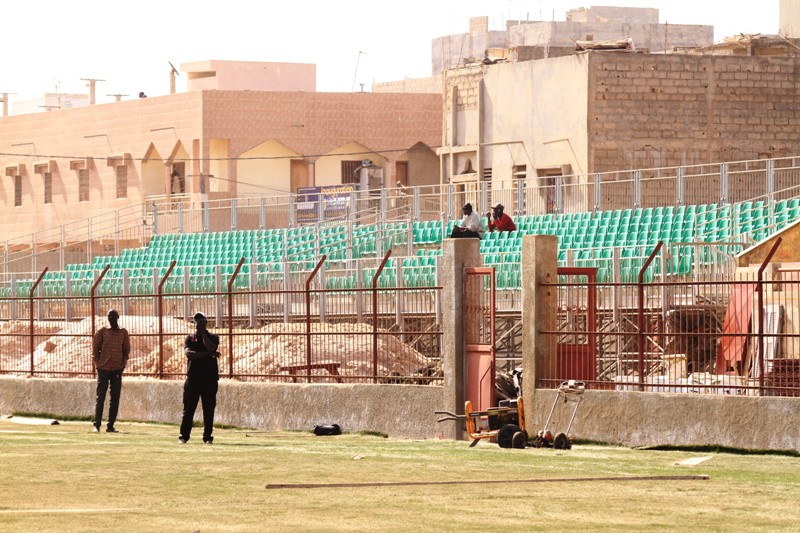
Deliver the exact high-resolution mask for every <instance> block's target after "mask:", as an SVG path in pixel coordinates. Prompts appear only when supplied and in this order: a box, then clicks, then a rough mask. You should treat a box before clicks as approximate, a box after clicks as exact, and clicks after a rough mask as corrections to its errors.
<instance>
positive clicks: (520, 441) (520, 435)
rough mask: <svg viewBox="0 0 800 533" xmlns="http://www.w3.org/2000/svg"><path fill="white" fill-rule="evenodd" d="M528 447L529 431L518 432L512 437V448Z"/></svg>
mask: <svg viewBox="0 0 800 533" xmlns="http://www.w3.org/2000/svg"><path fill="white" fill-rule="evenodd" d="M527 445H528V432H527V431H517V432H516V433H514V436H513V437H511V446H512V447H513V448H519V449H522V448H524V447H525V446H527Z"/></svg>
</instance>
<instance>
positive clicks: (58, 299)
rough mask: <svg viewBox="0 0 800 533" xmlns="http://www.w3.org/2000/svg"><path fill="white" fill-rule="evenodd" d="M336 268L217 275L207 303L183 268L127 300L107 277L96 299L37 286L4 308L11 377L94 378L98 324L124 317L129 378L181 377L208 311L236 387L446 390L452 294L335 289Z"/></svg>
mask: <svg viewBox="0 0 800 533" xmlns="http://www.w3.org/2000/svg"><path fill="white" fill-rule="evenodd" d="M387 260H388V254H387V256H386V257H385V258H384V263H385V262H386V261H387ZM325 263H326V261H325V257H324V256H323V257H322V258H321V259H320V260H319V262H318V263H317V265H316V268H315V269H314V270H313V271H312V273H311V274H309V273H308V272H307V271H300V270H298V271H294V272H293V271H292V270H291V268H290V267H287V269H286V272H285V273H281V274H280V276H276V275H275V273H269V272H263V271H258V269H257V268H252V269H246V268H245V267H246V266H252V265H245V264H244V262H243V261H240V263H239V264H238V265H236V267H235V268H234V270H233V271H232V272H230V273H223V271H222V268H221V267H216V272H215V274H214V279H213V286H212V287H211V288H210V290H204V291H201V292H197V291H193V290H192V289H193V288H198V287H202V286H203V280H198V279H193V278H192V277H191V274H190V272H189V271H188V270H182V271H181V273H180V275H178V274H176V273H177V272H178V268H176V266H175V262H173V263H172V264H171V265H170V266H169V267H168V268H167V269H166V271H164V272H163V273H160V272H159V271H158V270H157V269H156V271H154V274H153V276H152V277H149V278H148V279H147V282H149V288H147V287H146V286H145V287H142V286H138V288H137V286H136V283H135V282H136V280H134V279H131V278H127V277H126V278H124V279H123V280H122V282H123V283H122V284H121V293H116V291H115V290H113V289H112V287H113V286H114V284H115V283H117V282H118V281H120V280H119V279H114V278H110V277H107V274H108V272H109V270H108V268H105V269H104V270H103V271H102V272H100V273H99V274H96V275H95V277H94V278H93V279H92V281H91V292H90V295H89V296H74V295H71V294H69V289H66V290H67V292H66V293H65V294H61V295H42V294H41V292H42V291H41V287H40V286H39V283H38V282H37V283H34V284H33V285H32V286H31V287H30V290H29V293H28V296H27V297H18V296H14V297H10V298H4V299H3V300H1V301H0V373H7V374H17V375H29V376H42V377H89V376H91V375H92V374H93V370H94V369H93V367H92V354H91V343H92V334H93V332H94V331H96V328H97V327H99V326H98V321H100V322H101V323H102V322H103V321H104V320H105V319H104V318H103V317H102V316H97V315H102V314H104V313H105V311H106V310H108V309H110V308H115V309H117V310H118V311H119V312H120V314H121V315H122V316H121V319H120V324H121V326H122V327H125V328H127V329H128V330H129V332H130V334H131V339H132V340H131V346H132V350H131V356H130V361H129V363H128V368H127V370H126V374H127V375H132V376H141V377H150V378H160V379H175V378H178V377H180V376H182V375H183V374H184V370H185V364H186V363H185V357H183V340H184V338H185V336H186V335H187V334H188V333H190V331H191V330H192V326H191V323H190V320H191V317H192V316H193V314H194V313H195V312H197V311H202V312H203V313H205V314H206V315H207V316H208V317H209V321H210V327H211V330H212V331H213V332H215V333H217V334H219V335H220V336H221V338H222V343H221V348H222V349H221V351H222V352H223V356H222V357H221V358H220V373H221V375H222V376H223V377H226V378H230V379H237V380H247V381H289V380H292V381H298V380H299V381H303V382H348V383H353V382H370V383H373V382H377V383H420V384H441V383H442V371H441V362H440V360H441V357H440V356H441V348H440V347H441V335H442V333H441V326H440V324H441V317H440V313H441V309H440V307H439V305H440V293H441V287H420V286H405V287H404V286H393V287H385V286H381V284H380V283H377V284H376V283H373V284H372V286H364V285H363V284H362V285H358V286H353V287H345V288H329V287H327V285H326V281H325V270H324V268H323V267H324V265H325ZM245 270H247V272H246V273H245ZM44 274H45V272H44V271H43V272H42V273H41V274H40V276H39V278H38V280H39V281H41V279H42V278H43V277H44ZM379 276H380V272H376V273H375V274H374V278H373V279H374V280H378V279H379ZM206 287H207V286H206ZM23 317H27V319H26V318H23Z"/></svg>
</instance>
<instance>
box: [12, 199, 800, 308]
mask: <svg viewBox="0 0 800 533" xmlns="http://www.w3.org/2000/svg"><path fill="white" fill-rule="evenodd" d="M798 219H800V199H798V198H791V199H783V200H780V201H777V202H775V204H774V209H773V210H770V209H769V205H768V204H767V203H765V202H764V201H761V200H754V201H745V202H741V203H739V204H726V205H722V206H718V205H715V204H710V205H705V204H704V205H689V206H657V207H644V208H636V209H620V210H613V211H612V210H608V211H598V212H594V213H591V212H583V213H558V214H552V213H549V214H542V215H523V216H519V217H517V218H516V221H515V222H516V224H517V228H518V229H517V231H512V232H503V233H498V232H494V233H486V235H484V237H483V239H481V242H480V251H481V254H482V255H483V259H484V263H485V264H487V265H492V266H495V267H496V268H497V287H498V288H499V289H500V290H518V289H519V286H520V279H519V274H520V271H521V269H520V268H519V267H520V265H519V262H520V256H521V253H520V252H521V250H522V238H523V237H524V236H525V235H531V234H550V235H555V236H557V237H558V259H559V264H561V265H566V264H572V265H574V266H592V267H597V269H598V281H600V282H611V281H613V280H614V278H615V265H614V264H613V257H614V254H613V249H614V248H619V249H620V254H619V256H620V261H619V265H618V269H619V270H618V273H619V278H618V279H619V280H620V281H622V282H633V281H636V279H637V278H638V273H639V270H640V269H641V267H642V265H643V264H644V261H645V259H646V258H647V256H648V255H649V254H650V253H651V252H652V250H653V248H654V247H655V245H656V244H657V243H658V242H659V241H663V242H664V243H665V244H668V245H669V244H672V245H673V246H672V248H673V249H674V250H677V251H675V252H674V253H673V257H670V259H669V261H668V262H667V263H666V267H665V268H666V272H665V274H667V275H672V276H675V275H677V276H685V275H689V274H690V273H691V272H692V269H693V267H694V265H695V264H703V263H706V262H712V261H714V260H719V257H720V255H719V254H711V253H709V252H708V250H707V249H700V248H697V244H696V243H703V242H707V243H722V242H726V243H729V242H732V241H736V242H744V243H748V242H757V241H759V240H761V239H764V238H766V237H767V236H769V235H770V234H772V233H774V232H775V231H776V230H780V229H782V228H783V227H785V226H786V225H787V224H790V223H792V222H794V221H796V220H798ZM457 224H458V221H454V220H449V221H447V222H443V221H441V220H428V221H414V222H413V223H410V224H409V223H406V222H394V223H381V224H370V225H355V226H353V227H352V228H349V229H348V227H347V225H346V224H339V225H336V226H332V227H316V226H302V227H295V228H278V229H268V230H247V231H226V232H212V233H192V234H159V235H154V236H153V237H152V239H151V240H150V242H149V244H148V245H147V246H145V247H142V248H136V249H126V250H123V251H122V252H121V253H120V254H119V255H117V256H98V257H95V258H94V260H93V261H92V262H91V263H86V264H69V265H66V268H65V270H64V271H63V272H48V273H47V274H46V275H45V277H44V278H43V282H42V285H41V291H40V292H39V294H40V295H43V296H63V295H66V294H67V293H69V294H73V295H78V296H81V295H83V296H85V295H88V294H89V291H90V289H91V286H92V283H93V281H94V279H96V276H97V273H98V272H99V271H102V270H103V268H105V266H106V265H110V269H109V272H108V273H107V274H106V276H105V278H104V280H103V281H102V282H101V284H100V285H99V286H98V290H99V293H100V294H101V295H103V296H115V295H121V294H123V293H125V292H126V291H127V293H128V294H152V291H153V290H154V287H156V286H157V282H158V280H160V279H161V277H163V276H164V275H165V274H166V272H167V269H168V267H169V265H170V264H171V263H172V261H173V260H174V261H176V262H177V266H176V268H175V269H174V270H173V272H172V275H171V276H170V279H169V280H168V282H167V283H166V284H165V286H164V291H165V293H167V294H180V293H183V292H185V291H186V290H187V288H188V291H189V292H192V293H199V292H213V291H215V290H217V288H218V281H217V266H218V265H219V266H220V274H221V280H220V281H219V283H221V285H219V287H220V290H227V280H228V279H229V278H230V276H231V275H232V273H233V271H234V269H235V265H236V264H237V263H238V262H239V260H240V259H241V258H244V259H245V266H244V268H243V269H242V271H241V272H240V274H239V276H238V277H237V280H236V282H235V285H234V287H235V288H236V289H243V288H246V287H248V286H249V285H250V276H249V271H250V265H251V264H253V265H255V267H254V268H255V275H254V277H255V280H256V285H257V287H259V288H264V287H267V286H269V285H270V283H273V282H275V281H276V280H278V279H280V278H281V276H282V272H283V270H284V266H283V265H284V264H287V263H288V264H292V265H295V266H293V267H291V268H292V271H295V270H297V269H300V270H304V269H305V270H308V269H311V268H313V267H314V265H315V264H316V262H317V261H318V259H319V257H320V256H321V255H322V254H324V255H326V257H327V261H328V263H327V264H329V265H332V267H331V272H330V274H329V275H327V276H326V286H327V287H329V288H336V289H353V288H355V287H356V286H357V284H358V283H357V281H358V280H357V278H356V276H355V275H354V273H353V272H352V271H349V272H348V271H346V270H342V269H338V268H337V267H336V264H337V262H340V263H341V262H343V261H345V260H347V259H361V258H373V259H379V257H377V256H378V255H379V254H378V251H379V250H381V252H383V251H385V250H387V249H390V248H392V247H396V246H406V245H407V240H408V239H409V238H410V239H411V240H412V245H413V246H414V247H415V248H416V255H414V256H412V257H407V258H401V259H398V260H397V261H394V259H392V260H391V261H390V262H389V263H388V264H387V265H386V267H385V269H384V271H383V272H382V274H381V277H380V278H379V286H380V287H381V288H390V287H394V286H396V285H397V284H398V280H399V281H400V283H401V284H402V285H403V286H406V287H415V288H426V287H434V286H436V284H437V283H436V264H437V256H438V255H440V254H441V243H442V238H443V236H445V237H446V236H447V235H449V234H450V232H451V231H452V228H453V226H455V225H457ZM722 248H723V249H724V250H728V249H729V248H725V247H724V246H723V247H722ZM740 248H741V245H740V246H739V248H737V249H740ZM730 250H733V248H730ZM380 255H383V254H382V253H381V254H380ZM715 258H716V259H715ZM341 264H344V263H341ZM660 268H661V266H660V263H659V264H658V265H652V266H651V268H650V269H649V271H648V274H647V275H648V279H650V278H652V276H653V275H654V273H658V271H659V269H660ZM374 273H375V269H374V268H372V269H369V268H367V269H363V270H362V278H361V284H362V286H363V287H369V286H371V284H372V277H373V276H374ZM187 280H188V281H187ZM32 283H33V280H23V279H19V280H17V281H16V282H15V284H14V288H13V291H12V289H11V286H10V284H8V285H7V286H4V287H2V293H0V295H2V296H5V297H9V296H15V297H17V298H26V297H28V295H29V292H30V288H31V286H32ZM67 287H69V288H67ZM126 287H127V289H126Z"/></svg>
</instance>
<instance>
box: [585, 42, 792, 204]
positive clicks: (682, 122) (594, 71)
mask: <svg viewBox="0 0 800 533" xmlns="http://www.w3.org/2000/svg"><path fill="white" fill-rule="evenodd" d="M589 55H590V58H591V60H590V66H589V69H590V74H589V83H590V87H589V98H590V100H589V116H592V117H593V120H592V121H591V122H590V123H589V130H588V135H589V138H590V139H591V152H590V155H589V158H590V160H591V161H592V164H591V167H590V168H589V169H588V171H589V172H604V171H612V170H619V169H629V168H630V169H632V168H653V167H664V166H679V165H690V164H695V163H708V162H719V161H741V160H744V159H764V158H769V157H784V156H791V155H792V154H794V153H795V152H796V151H797V144H798V141H800V106H799V105H798V104H797V96H796V95H797V93H798V90H800V83H799V82H798V72H800V59H798V58H790V57H769V58H767V57H730V56H728V57H726V56H694V55H691V56H690V55H677V54H676V55H666V56H650V55H642V54H605V53H593V52H590V53H589ZM688 192H690V191H688ZM731 196H732V197H738V196H737V195H736V194H734V193H731ZM687 203H692V201H691V199H690V198H687Z"/></svg>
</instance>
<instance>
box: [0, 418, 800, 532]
mask: <svg viewBox="0 0 800 533" xmlns="http://www.w3.org/2000/svg"><path fill="white" fill-rule="evenodd" d="M118 428H119V429H120V431H121V433H119V434H107V433H100V434H93V433H91V431H90V430H91V424H90V423H89V422H62V423H61V424H60V425H52V426H49V425H27V424H19V423H13V422H12V421H10V420H8V419H0V531H4V532H5V531H25V532H28V531H186V532H189V531H203V532H205V531H551V532H552V531H587V530H591V531H675V530H678V529H685V530H692V531H725V532H728V531H797V530H798V527H800V526H798V524H800V506H798V503H797V502H798V496H799V495H800V459H798V458H796V457H789V456H781V455H739V454H730V453H709V452H696V451H695V452H687V451H674V450H671V451H653V450H631V449H626V448H620V447H606V446H599V445H576V446H575V447H574V448H573V449H572V450H565V451H556V450H552V449H533V448H530V449H526V450H506V449H501V448H499V447H497V446H496V445H493V444H490V443H488V442H481V443H480V444H479V445H478V446H477V447H475V448H469V447H468V443H466V442H454V441H445V440H441V441H440V440H429V441H406V440H393V439H385V438H382V437H378V436H369V435H355V434H353V435H351V434H344V435H340V436H336V437H314V436H313V435H311V433H310V432H309V433H296V432H287V433H256V432H252V431H251V432H248V431H247V430H240V429H220V430H217V431H216V432H215V434H216V441H215V444H214V445H212V446H206V445H203V444H202V442H201V439H199V434H200V433H201V430H199V429H195V433H194V434H193V439H192V440H191V441H190V442H189V443H188V444H185V445H180V444H178V442H177V427H175V426H169V425H154V424H135V423H120V424H118ZM703 458H708V459H707V460H703ZM697 461H701V462H699V464H693V465H692V464H681V463H694V462H697ZM702 475H706V476H709V479H707V480H699V479H684V480H663V479H649V480H645V479H638V480H636V479H630V478H631V477H645V476H702ZM568 478H572V479H574V478H582V479H583V480H582V481H569V480H568ZM591 478H614V479H605V480H601V479H591ZM617 478H619V479H617ZM625 478H628V479H627V480H626V479H625ZM548 480H549V481H548ZM442 481H453V482H465V483H462V484H436V483H439V482H442ZM481 481H493V483H474V482H481ZM498 481H499V483H498ZM545 481H547V482H545ZM337 483H339V484H342V483H346V484H354V485H351V486H348V487H313V488H281V489H268V488H266V487H267V485H268V484H337ZM380 483H397V485H390V486H381V485H379V484H380ZM424 483H430V484H424ZM358 484H364V485H358ZM370 484H372V485H370ZM376 484H377V485H376Z"/></svg>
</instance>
